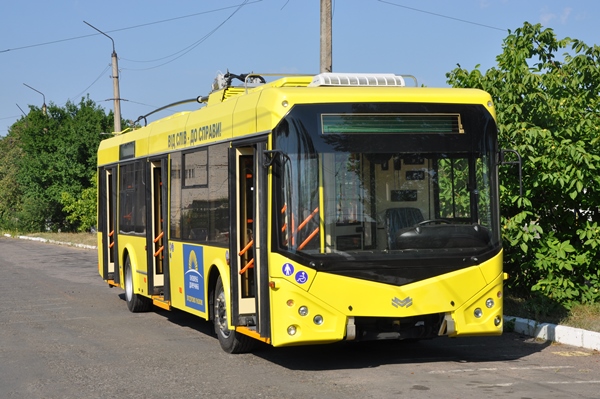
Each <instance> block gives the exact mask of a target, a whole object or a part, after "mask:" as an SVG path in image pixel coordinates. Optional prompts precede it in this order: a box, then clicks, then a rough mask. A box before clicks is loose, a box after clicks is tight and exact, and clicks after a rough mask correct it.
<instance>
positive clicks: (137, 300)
mask: <svg viewBox="0 0 600 399" xmlns="http://www.w3.org/2000/svg"><path fill="white" fill-rule="evenodd" d="M123 273H124V274H125V301H126V302H127V308H128V309H129V310H130V311H131V312H133V313H137V312H147V311H149V310H150V309H151V308H152V300H151V299H150V298H146V297H144V296H141V295H138V294H136V293H135V289H134V288H135V287H134V286H133V271H132V270H131V261H130V260H129V256H128V257H127V258H126V259H125V270H124V271H123Z"/></svg>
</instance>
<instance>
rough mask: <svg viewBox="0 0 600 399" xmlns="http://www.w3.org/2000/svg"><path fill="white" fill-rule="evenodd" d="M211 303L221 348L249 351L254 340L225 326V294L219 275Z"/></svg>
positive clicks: (234, 351) (253, 344)
mask: <svg viewBox="0 0 600 399" xmlns="http://www.w3.org/2000/svg"><path fill="white" fill-rule="evenodd" d="M213 303H214V323H215V334H217V337H218V338H219V344H220V345H221V348H223V350H224V351H225V352H227V353H245V352H250V351H251V350H252V349H253V348H254V346H255V345H256V341H255V340H254V339H252V338H250V337H248V336H247V335H244V334H240V333H239V332H237V331H235V330H230V329H229V328H228V327H227V297H226V296H225V290H224V289H223V281H221V276H219V278H218V279H217V284H216V286H215V297H214V302H213Z"/></svg>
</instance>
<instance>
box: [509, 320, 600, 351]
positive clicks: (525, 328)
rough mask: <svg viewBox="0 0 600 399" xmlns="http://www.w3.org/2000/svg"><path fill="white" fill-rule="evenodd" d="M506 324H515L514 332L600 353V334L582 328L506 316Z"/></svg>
mask: <svg viewBox="0 0 600 399" xmlns="http://www.w3.org/2000/svg"><path fill="white" fill-rule="evenodd" d="M504 323H505V325H506V323H514V331H515V332H518V333H520V334H524V335H527V336H530V337H534V338H536V339H542V340H545V341H553V342H557V343H560V344H565V345H572V346H578V347H580V348H585V349H591V350H596V351H600V333H599V332H595V331H587V330H583V329H581V328H574V327H568V326H561V325H556V324H550V323H539V322H537V321H535V320H529V319H522V318H520V317H514V316H504Z"/></svg>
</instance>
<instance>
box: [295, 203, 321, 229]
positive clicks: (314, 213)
mask: <svg viewBox="0 0 600 399" xmlns="http://www.w3.org/2000/svg"><path fill="white" fill-rule="evenodd" d="M318 212H319V207H316V208H315V210H314V211H312V213H311V214H310V215H308V216H307V217H306V219H304V221H303V222H302V223H300V225H299V226H298V231H300V230H302V228H303V227H304V226H306V224H307V223H308V222H309V221H310V219H312V218H313V217H314V216H315V215H316V214H317V213H318Z"/></svg>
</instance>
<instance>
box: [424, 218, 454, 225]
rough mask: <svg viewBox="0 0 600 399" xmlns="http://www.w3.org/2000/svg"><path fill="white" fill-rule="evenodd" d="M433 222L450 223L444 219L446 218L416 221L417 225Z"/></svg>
mask: <svg viewBox="0 0 600 399" xmlns="http://www.w3.org/2000/svg"><path fill="white" fill-rule="evenodd" d="M433 223H443V224H450V221H449V220H446V219H429V220H423V221H422V222H419V223H417V226H424V225H426V224H433Z"/></svg>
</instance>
